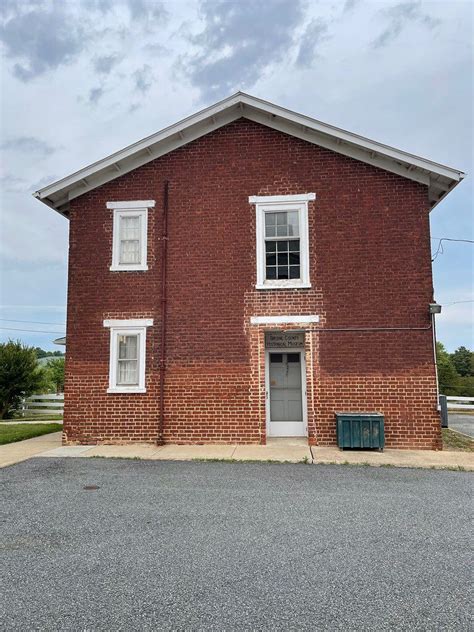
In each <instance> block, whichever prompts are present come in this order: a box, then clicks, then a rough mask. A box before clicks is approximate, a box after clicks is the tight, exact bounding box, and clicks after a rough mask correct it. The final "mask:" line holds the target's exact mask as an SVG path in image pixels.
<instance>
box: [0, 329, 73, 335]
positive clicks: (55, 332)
mask: <svg viewBox="0 0 474 632" xmlns="http://www.w3.org/2000/svg"><path fill="white" fill-rule="evenodd" d="M0 329H6V330H8V331H31V332H33V333H35V334H62V335H63V336H64V335H65V334H66V332H65V331H45V330H44V329H17V328H16V327H0Z"/></svg>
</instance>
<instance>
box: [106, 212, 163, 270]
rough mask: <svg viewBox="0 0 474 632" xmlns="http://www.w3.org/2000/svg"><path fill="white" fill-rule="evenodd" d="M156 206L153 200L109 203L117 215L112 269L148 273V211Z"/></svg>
mask: <svg viewBox="0 0 474 632" xmlns="http://www.w3.org/2000/svg"><path fill="white" fill-rule="evenodd" d="M153 206H155V201H154V200H146V201H143V200H138V201H134V202H107V208H108V209H112V210H113V212H114V217H113V238H112V265H111V266H110V269H111V270H114V271H125V272H126V271H134V270H148V265H147V234H148V230H147V225H148V209H149V208H150V207H153Z"/></svg>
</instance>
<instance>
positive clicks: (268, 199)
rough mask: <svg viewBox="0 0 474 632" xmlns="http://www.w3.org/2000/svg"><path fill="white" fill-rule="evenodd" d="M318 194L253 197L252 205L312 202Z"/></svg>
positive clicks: (251, 198) (250, 198) (251, 199)
mask: <svg viewBox="0 0 474 632" xmlns="http://www.w3.org/2000/svg"><path fill="white" fill-rule="evenodd" d="M315 199H316V193H296V194H295V195H251V196H250V197H249V203H250V204H274V203H275V202H282V203H283V202H311V200H315Z"/></svg>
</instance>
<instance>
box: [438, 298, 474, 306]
mask: <svg viewBox="0 0 474 632" xmlns="http://www.w3.org/2000/svg"><path fill="white" fill-rule="evenodd" d="M460 303H474V299H473V300H470V301H453V302H452V303H445V304H444V307H449V306H450V305H459V304H460Z"/></svg>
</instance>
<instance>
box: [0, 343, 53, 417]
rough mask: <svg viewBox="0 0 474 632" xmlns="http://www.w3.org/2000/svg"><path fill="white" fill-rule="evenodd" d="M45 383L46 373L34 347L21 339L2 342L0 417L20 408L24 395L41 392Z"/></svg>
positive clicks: (0, 355) (0, 359)
mask: <svg viewBox="0 0 474 632" xmlns="http://www.w3.org/2000/svg"><path fill="white" fill-rule="evenodd" d="M44 385H45V374H44V371H43V369H41V367H39V366H38V360H37V356H36V352H35V349H33V347H27V346H26V345H25V346H24V345H22V344H21V342H20V341H19V340H17V341H16V342H14V341H13V340H9V341H8V342H5V343H1V344H0V419H5V418H7V417H8V415H9V414H11V412H12V411H13V410H16V409H18V408H19V407H20V404H21V399H22V397H28V396H29V395H31V394H33V393H35V392H37V391H40V392H41V390H42V389H43V388H44Z"/></svg>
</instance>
